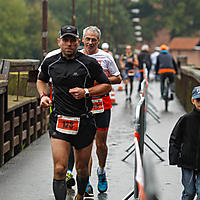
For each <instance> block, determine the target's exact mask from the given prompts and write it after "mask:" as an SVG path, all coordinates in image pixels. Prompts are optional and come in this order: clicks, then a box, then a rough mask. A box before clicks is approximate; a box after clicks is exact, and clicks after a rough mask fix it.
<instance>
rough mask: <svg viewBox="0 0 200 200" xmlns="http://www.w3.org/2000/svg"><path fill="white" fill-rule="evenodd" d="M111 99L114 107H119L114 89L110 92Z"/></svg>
mask: <svg viewBox="0 0 200 200" xmlns="http://www.w3.org/2000/svg"><path fill="white" fill-rule="evenodd" d="M110 99H111V104H112V105H117V102H116V99H115V92H114V89H113V88H112V90H111V92H110Z"/></svg>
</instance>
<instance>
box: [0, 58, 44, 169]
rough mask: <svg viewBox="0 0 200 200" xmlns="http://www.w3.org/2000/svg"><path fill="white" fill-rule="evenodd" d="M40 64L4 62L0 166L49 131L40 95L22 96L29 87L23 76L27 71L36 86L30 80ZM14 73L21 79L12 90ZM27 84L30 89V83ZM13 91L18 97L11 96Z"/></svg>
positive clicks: (0, 82) (0, 79) (0, 76)
mask: <svg viewBox="0 0 200 200" xmlns="http://www.w3.org/2000/svg"><path fill="white" fill-rule="evenodd" d="M38 64H39V61H38V60H0V166H2V165H4V164H5V163H6V162H7V161H8V160H10V159H11V158H13V157H14V156H15V155H17V154H18V153H19V152H21V151H22V150H23V149H24V148H26V147H27V146H28V145H29V144H30V143H32V142H33V141H34V140H36V139H37V138H38V137H39V136H41V135H42V134H43V133H45V132H46V131H47V128H48V110H47V109H42V108H41V107H40V106H39V98H38V97H37V96H21V92H22V91H25V89H26V88H25V87H24V86H21V83H20V80H21V79H20V75H21V74H20V73H22V72H26V75H27V81H28V80H29V83H30V85H33V82H34V81H33V82H31V81H30V80H33V79H34V78H33V77H32V75H33V74H34V72H35V71H36V69H37V67H38ZM10 72H14V74H13V75H16V77H17V79H16V77H14V78H13V80H14V81H15V82H17V84H16V85H15V84H14V83H13V84H12V85H11V86H10V88H11V89H9V82H10V81H12V80H11V77H10V78H9V76H11V74H10ZM34 84H35V83H34ZM25 85H26V86H27V87H28V83H27V82H26V84H25ZM13 88H14V89H13ZM12 89H13V91H14V92H15V94H13V93H12V95H11V94H10V92H11V90H12ZM29 90H32V91H33V89H29Z"/></svg>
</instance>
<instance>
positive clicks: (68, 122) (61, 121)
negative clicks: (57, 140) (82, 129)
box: [56, 115, 80, 135]
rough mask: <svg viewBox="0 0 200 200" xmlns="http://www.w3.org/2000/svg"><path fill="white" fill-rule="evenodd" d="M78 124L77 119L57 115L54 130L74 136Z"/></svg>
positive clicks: (78, 120) (78, 119)
mask: <svg viewBox="0 0 200 200" xmlns="http://www.w3.org/2000/svg"><path fill="white" fill-rule="evenodd" d="M79 124H80V118H79V117H70V116H63V115H58V118H57V124H56V130H57V131H58V132H61V133H65V134H69V135H76V134H77V133H78V129H79Z"/></svg>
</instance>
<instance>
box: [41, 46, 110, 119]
mask: <svg viewBox="0 0 200 200" xmlns="http://www.w3.org/2000/svg"><path fill="white" fill-rule="evenodd" d="M39 71H40V75H39V77H38V79H39V80H42V81H44V82H46V83H48V82H49V81H51V82H52V84H53V89H52V96H53V98H52V100H53V113H55V114H59V115H66V116H80V115H81V114H85V113H87V112H89V111H90V110H91V109H92V102H91V99H90V98H89V99H85V98H83V99H80V100H77V99H75V98H74V97H73V96H72V95H71V94H70V93H69V89H71V88H75V87H80V88H90V87H92V86H94V81H95V80H96V81H97V82H98V83H109V84H110V81H109V80H108V78H107V76H106V75H105V73H104V72H103V70H102V67H101V66H100V65H99V64H98V62H97V61H96V60H95V59H94V58H91V57H89V56H87V55H84V54H83V53H81V52H77V54H76V56H75V58H74V59H72V60H66V59H65V57H63V56H62V54H61V51H60V49H58V50H54V51H52V52H50V53H49V54H47V56H46V57H45V59H44V60H43V62H42V63H41V65H40V67H39Z"/></svg>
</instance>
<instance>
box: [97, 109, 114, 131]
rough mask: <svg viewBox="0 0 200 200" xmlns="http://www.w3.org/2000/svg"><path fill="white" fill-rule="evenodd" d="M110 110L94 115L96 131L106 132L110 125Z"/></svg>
mask: <svg viewBox="0 0 200 200" xmlns="http://www.w3.org/2000/svg"><path fill="white" fill-rule="evenodd" d="M110 116H111V109H107V110H105V111H104V112H103V113H97V114H95V115H94V118H95V121H96V126H97V130H100V131H106V130H108V128H109V124H110Z"/></svg>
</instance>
